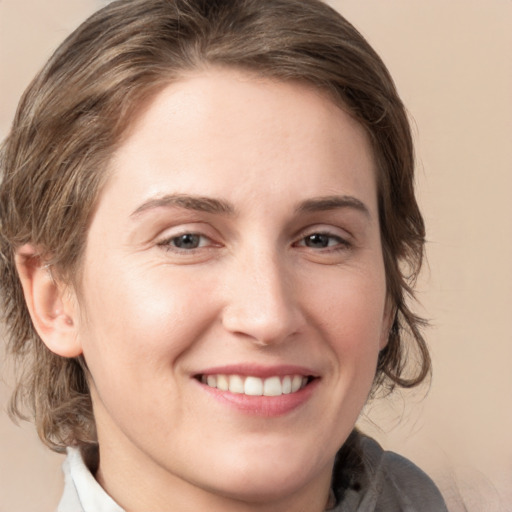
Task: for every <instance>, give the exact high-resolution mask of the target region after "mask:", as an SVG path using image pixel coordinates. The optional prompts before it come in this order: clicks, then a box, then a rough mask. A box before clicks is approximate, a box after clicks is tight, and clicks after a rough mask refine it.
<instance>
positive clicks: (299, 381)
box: [195, 373, 317, 397]
mask: <svg viewBox="0 0 512 512" xmlns="http://www.w3.org/2000/svg"><path fill="white" fill-rule="evenodd" d="M195 378H196V379H197V380H198V381H199V382H201V383H202V384H204V385H206V386H208V387H209V388H213V389H217V390H219V391H228V392H230V393H233V394H239V395H246V396H267V397H277V396H282V395H292V394H295V393H298V392H299V391H301V390H302V389H304V388H305V387H307V386H308V385H310V384H311V383H312V382H313V381H314V380H316V379H317V377H314V376H312V375H307V376H306V375H298V374H290V375H284V376H279V375H273V376H268V377H266V378H261V377H257V376H253V375H238V374H232V375H231V374H222V373H219V374H208V375H206V374H200V375H196V376H195Z"/></svg>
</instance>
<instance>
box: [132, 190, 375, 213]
mask: <svg viewBox="0 0 512 512" xmlns="http://www.w3.org/2000/svg"><path fill="white" fill-rule="evenodd" d="M172 207H178V208H185V209H187V210H194V211H199V212H206V213H213V214H222V215H229V216H232V215H235V213H236V211H235V208H234V206H233V205H232V204H231V203H229V202H227V201H224V200H222V199H214V198H212V197H204V196H192V195H189V194H167V195H165V196H162V197H156V198H153V199H149V200H148V201H146V202H144V203H143V204H141V205H140V206H139V207H138V208H136V209H135V210H134V211H133V212H132V213H131V215H130V217H132V218H136V217H139V216H140V215H141V214H143V213H144V212H146V211H148V210H153V209H156V208H172ZM340 208H351V209H355V210H358V211H360V212H362V213H364V214H365V215H366V216H367V217H371V215H370V211H369V209H368V207H367V206H366V205H365V204H364V203H363V202H362V201H360V200H359V199H357V198H356V197H353V196H346V195H343V196H325V197H316V198H312V199H307V200H305V201H303V202H301V203H300V204H299V205H298V206H297V208H296V211H297V212H298V213H314V212H322V211H329V210H336V209H340Z"/></svg>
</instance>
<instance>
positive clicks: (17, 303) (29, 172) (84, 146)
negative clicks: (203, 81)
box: [0, 0, 430, 451]
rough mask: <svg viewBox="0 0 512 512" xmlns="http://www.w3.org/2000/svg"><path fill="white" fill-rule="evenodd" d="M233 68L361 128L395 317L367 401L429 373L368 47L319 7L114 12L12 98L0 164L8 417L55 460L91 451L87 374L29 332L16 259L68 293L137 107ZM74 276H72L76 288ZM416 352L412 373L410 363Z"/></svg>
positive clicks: (407, 231) (396, 163)
mask: <svg viewBox="0 0 512 512" xmlns="http://www.w3.org/2000/svg"><path fill="white" fill-rule="evenodd" d="M214 65H219V66H227V67H235V68H243V69H247V70H251V71H253V72H256V73H257V74H259V75H261V76H265V77H271V78H275V79H279V80H299V81H303V82H307V83H310V84H313V85H314V86H316V87H318V88H320V89H322V90H324V91H327V92H328V93H329V94H330V95H331V97H332V98H333V99H334V101H336V102H337V103H338V104H339V105H341V106H342V107H343V108H344V109H345V110H347V111H348V112H350V113H351V114H352V115H353V116H354V117H355V118H356V119H357V120H358V121H359V122H360V123H361V125H362V126H364V127H365V129H366V130H367V132H368V134H369V137H370V140H371V142H372V145H373V150H374V154H375V158H376V162H377V168H378V176H377V181H378V202H379V214H380V226H381V234H382V245H383V254H384V262H385V269H386V278H387V289H388V294H389V297H390V298H391V300H392V303H393V306H394V307H395V310H396V316H395V319H394V322H393V325H392V328H391V331H390V335H389V342H388V344H387V346H386V348H384V349H383V350H382V351H381V353H380V356H379V361H378V368H377V372H376V376H375V384H374V390H377V389H384V390H391V389H392V388H393V387H394V386H395V385H399V386H402V387H412V386H415V385H417V384H419V383H420V382H422V381H423V380H424V379H425V378H426V377H427V376H428V374H429V372H430V358H429V353H428V350H427V347H426V344H425V342H424V340H423V338H422V336H421V332H420V327H421V323H422V321H421V320H420V319H419V318H418V317H416V316H415V315H414V314H413V313H412V312H411V311H410V309H409V307H408V305H407V301H408V296H412V287H413V285H414V281H415V278H416V276H417V273H418V271H419V269H420V266H421V261H422V255H423V245H424V225H423V220H422V217H421V214H420V212H419V210H418V206H417V203H416V200H415V196H414V189H413V185H414V184H413V175H414V156H413V145H412V140H411V133H410V127H409V123H408V120H407V115H406V112H405V109H404V107H403V104H402V102H401V100H400V98H399V97H398V94H397V92H396V89H395V87H394V84H393V81H392V79H391V77H390V75H389V73H388V71H387V69H386V67H385V66H384V64H383V63H382V61H381V59H380V58H379V57H378V55H377V54H376V53H375V52H374V51H373V49H372V48H371V47H370V46H369V44H368V43H367V42H366V41H365V39H364V38H363V37H362V36H361V35H360V34H359V32H357V31H356V30H355V29H354V27H352V25H350V24H349V23H348V22H347V21H346V20H345V19H344V18H343V17H342V16H340V15H339V14H338V13H337V12H336V11H334V10H333V9H332V8H330V7H329V6H327V5H326V4H324V3H322V2H320V1H318V0H122V1H116V2H113V3H111V4H110V5H108V6H107V7H105V8H104V9H102V10H100V11H99V12H97V13H96V14H94V15H93V16H92V17H91V18H89V19H88V20H87V21H86V22H85V23H84V24H83V25H82V26H80V27H79V28H78V29H77V30H76V31H75V32H74V33H73V34H71V36H69V37H68V38H67V40H66V41H65V42H64V43H63V44H62V45H61V46H60V47H59V48H58V49H57V51H56V52H55V54H54V55H53V57H52V58H51V59H50V61H49V62H48V63H47V64H46V66H45V67H44V69H43V70H42V71H41V72H40V73H39V74H38V75H37V77H36V78H35V79H34V81H33V82H32V83H31V85H30V86H29V87H28V89H27V91H26V92H25V94H24V96H23V97H22V99H21V102H20V105H19V107H18V111H17V114H16V117H15V120H14V123H13V126H12V130H11V132H10V134H9V136H8V137H7V139H6V140H5V141H4V144H3V146H2V150H1V153H0V158H1V160H0V166H1V170H2V175H3V178H2V179H3V181H2V184H1V188H0V222H1V235H0V251H1V254H0V279H1V288H2V292H1V293H2V300H3V307H4V312H5V319H6V322H7V326H8V336H9V342H8V343H9V345H8V346H9V348H10V352H11V353H13V354H14V355H15V356H17V359H19V361H20V363H21V364H20V368H21V369H22V372H21V374H20V376H19V379H18V385H17V388H16V390H15V393H14V395H13V398H12V402H11V412H12V413H13V414H14V415H18V416H20V417H23V415H22V411H23V410H24V409H25V408H27V407H28V409H29V410H30V411H31V413H32V414H33V416H34V419H35V422H36V425H37V428H38V433H39V435H40V437H41V439H42V440H43V441H44V442H45V443H46V444H48V445H49V446H50V447H51V448H53V449H55V450H58V451H60V450H62V449H63V448H64V447H65V446H66V445H71V444H74V445H80V446H82V447H85V446H87V445H94V444H95V443H96V442H97V441H96V435H95V427H94V418H93V414H92V405H91V399H90V394H89V389H88V385H87V378H86V367H85V364H84V361H83V360H82V359H81V358H77V359H66V358H62V357H60V356H57V355H55V354H53V353H52V352H50V351H49V350H48V349H47V348H46V346H45V345H44V344H43V343H42V341H41V340H40V338H39V337H38V335H37V333H36V332H35V330H34V328H33V326H32V323H31V320H30V316H29V313H28V310H27V307H26V305H25V301H24V297H23V292H22V288H21V285H20V281H19V278H18V276H17V273H16V268H15V263H14V254H15V251H16V250H17V248H19V247H20V246H22V245H23V244H26V243H30V244H32V245H34V246H36V247H37V248H39V250H40V251H41V254H40V257H41V258H42V259H43V260H45V261H46V262H47V263H49V264H51V265H52V268H53V269H55V271H56V272H58V273H59V276H60V277H61V278H62V279H67V280H68V281H69V282H71V283H72V284H76V279H77V278H76V275H78V274H77V272H79V270H80V257H81V254H82V252H83V247H84V244H85V242H86V237H87V229H88V222H89V220H90V218H91V215H92V211H93V208H94V205H95V202H96V200H97V198H98V196H99V193H100V190H101V187H102V185H103V183H104V182H105V180H106V179H107V177H108V176H107V172H106V169H107V167H108V162H109V159H110V158H111V156H112V154H113V153H114V151H115V150H116V148H117V147H118V145H119V144H120V142H121V138H122V136H123V134H124V132H125V130H126V129H127V127H128V126H129V124H130V122H133V119H134V116H135V115H136V112H137V109H140V106H141V104H142V103H144V102H146V101H148V100H150V99H151V98H152V97H153V96H154V95H155V94H156V93H157V92H158V91H159V90H161V89H162V88H163V87H164V86H165V85H166V84H168V83H170V82H172V81H173V80H177V79H179V77H180V76H181V75H183V73H185V72H187V71H189V70H195V69H200V68H204V67H206V66H214ZM73 276H75V277H73ZM411 350H414V351H415V353H416V354H417V358H416V361H415V362H416V364H414V365H413V368H412V370H409V373H405V372H406V366H407V365H406V363H407V360H408V358H409V354H408V353H409V352H410V351H411Z"/></svg>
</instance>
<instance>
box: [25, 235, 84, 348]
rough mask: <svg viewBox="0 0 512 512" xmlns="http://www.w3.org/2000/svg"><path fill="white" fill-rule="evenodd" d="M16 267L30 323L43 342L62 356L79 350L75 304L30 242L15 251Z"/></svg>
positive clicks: (72, 296)
mask: <svg viewBox="0 0 512 512" xmlns="http://www.w3.org/2000/svg"><path fill="white" fill-rule="evenodd" d="M15 259H16V268H17V270H18V275H19V278H20V281H21V285H22V287H23V294H24V296H25V302H26V304H27V308H28V310H29V313H30V316H31V318H32V323H33V324H34V327H35V329H36V331H37V333H38V334H39V336H40V338H41V339H42V340H43V342H44V344H45V345H46V346H47V347H48V348H49V349H50V350H51V351H52V352H54V353H55V354H58V355H60V356H62V357H77V356H79V355H80V354H81V353H82V348H81V345H80V343H79V340H78V332H77V327H78V325H77V317H76V315H77V307H76V299H75V297H74V294H73V293H72V292H71V290H70V289H69V287H68V286H65V285H64V284H63V283H59V282H58V281H57V280H56V279H55V277H54V276H53V275H52V271H51V267H49V266H47V265H45V264H44V261H41V259H40V258H39V256H38V252H37V250H36V249H35V248H34V246H32V245H29V244H27V245H24V246H22V247H20V248H19V249H18V250H17V251H16V256H15Z"/></svg>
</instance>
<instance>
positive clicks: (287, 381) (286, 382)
mask: <svg viewBox="0 0 512 512" xmlns="http://www.w3.org/2000/svg"><path fill="white" fill-rule="evenodd" d="M291 392H292V378H291V377H290V376H289V375H287V376H286V377H285V378H284V379H283V395H287V394H288V393H291Z"/></svg>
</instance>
